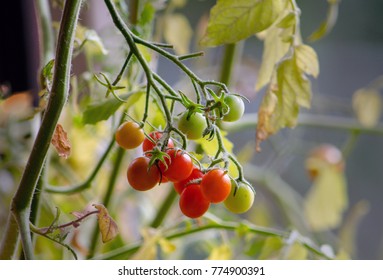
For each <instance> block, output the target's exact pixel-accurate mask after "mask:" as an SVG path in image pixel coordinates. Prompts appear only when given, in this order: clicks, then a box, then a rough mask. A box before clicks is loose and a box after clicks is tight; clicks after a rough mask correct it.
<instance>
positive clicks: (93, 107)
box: [82, 91, 144, 124]
mask: <svg viewBox="0 0 383 280" xmlns="http://www.w3.org/2000/svg"><path fill="white" fill-rule="evenodd" d="M143 94H144V92H142V91H138V92H133V93H132V92H131V93H126V94H122V95H120V98H121V99H126V98H127V100H126V103H123V102H121V101H119V100H118V99H116V98H114V97H113V98H107V99H104V100H102V101H99V102H96V103H93V104H90V105H88V106H87V107H86V109H85V111H84V113H83V118H82V119H83V123H84V124H96V123H98V122H100V121H105V120H107V119H109V118H110V117H111V116H112V115H113V114H114V113H115V112H116V111H117V110H118V109H119V108H120V107H121V105H124V106H125V108H130V107H131V106H132V105H133V104H135V103H136V102H137V101H138V100H139V99H140V97H141V96H142V95H143Z"/></svg>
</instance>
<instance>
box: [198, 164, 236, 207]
mask: <svg viewBox="0 0 383 280" xmlns="http://www.w3.org/2000/svg"><path fill="white" fill-rule="evenodd" d="M201 189H202V192H203V194H204V195H205V197H206V198H207V199H208V200H209V201H210V202H212V203H219V202H222V201H224V200H225V199H226V198H227V197H228V196H229V194H230V191H231V181H230V177H229V175H227V174H226V173H225V172H224V171H223V170H221V169H213V170H210V171H209V172H208V173H206V174H205V175H204V176H203V178H202V181H201Z"/></svg>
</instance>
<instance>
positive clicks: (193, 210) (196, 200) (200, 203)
mask: <svg viewBox="0 0 383 280" xmlns="http://www.w3.org/2000/svg"><path fill="white" fill-rule="evenodd" d="M209 206H210V202H209V200H207V199H206V198H205V196H204V195H203V193H202V190H201V186H200V185H198V184H191V185H189V186H187V187H186V188H185V190H184V191H183V192H182V194H181V196H180V200H179V207H180V210H181V212H182V213H183V214H184V215H185V216H187V217H189V218H193V219H195V218H199V217H201V216H202V215H203V214H205V213H206V211H207V210H208V209H209Z"/></svg>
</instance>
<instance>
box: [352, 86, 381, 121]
mask: <svg viewBox="0 0 383 280" xmlns="http://www.w3.org/2000/svg"><path fill="white" fill-rule="evenodd" d="M352 107H353V109H354V112H355V114H356V117H357V118H358V121H359V122H360V123H361V124H362V125H364V126H366V127H373V126H375V125H376V124H377V123H378V122H379V119H380V116H381V114H382V97H381V96H380V93H379V91H377V90H375V89H367V88H366V89H364V88H362V89H359V90H357V91H356V92H355V93H354V95H353V97H352Z"/></svg>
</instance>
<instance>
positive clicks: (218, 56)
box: [0, 0, 383, 259]
mask: <svg viewBox="0 0 383 280" xmlns="http://www.w3.org/2000/svg"><path fill="white" fill-rule="evenodd" d="M20 2H23V4H22V5H26V4H25V3H24V2H29V1H20ZM14 3H18V1H14ZM156 3H157V4H158V5H160V6H161V5H162V3H161V1H158V2H156ZM297 3H298V6H299V7H300V8H301V11H302V15H301V29H302V36H303V38H304V39H306V38H307V37H308V36H309V35H310V34H311V33H312V32H313V31H314V30H316V29H317V28H318V26H319V25H320V23H321V22H322V21H323V20H324V19H325V17H326V13H327V9H328V3H327V1H325V0H321V1H303V0H297ZM214 4H215V1H212V0H200V1H190V0H189V1H186V2H185V3H184V5H180V6H179V7H178V8H176V12H177V13H181V14H183V15H185V16H186V18H187V19H188V21H189V23H190V27H191V29H192V31H193V37H192V38H193V40H192V43H191V45H190V49H191V51H196V50H199V49H200V47H199V46H198V39H199V38H200V37H199V36H200V35H201V33H200V32H201V29H203V26H205V25H206V20H207V16H208V11H209V10H210V8H211V7H212V6H213V5H214ZM7 5H9V4H7ZM15 5H16V4H15ZM22 5H21V6H22ZM52 7H53V18H54V19H55V20H59V17H60V13H61V12H60V8H59V5H57V6H55V5H52ZM9 9H15V10H21V11H23V12H22V13H25V15H21V16H20V17H19V18H18V19H20V20H18V21H17V22H18V23H19V24H18V26H19V28H20V30H21V31H20V33H18V32H15V31H13V30H14V29H12V31H13V32H9V31H10V29H9V27H8V26H9V25H12V26H16V25H14V23H11V20H14V19H15V17H14V16H11V17H9V18H8V17H7V15H8V13H4V15H5V17H1V21H0V29H1V34H2V37H3V38H4V37H5V40H2V43H1V44H0V58H1V60H0V83H1V84H2V90H1V94H2V97H3V98H5V97H9V96H10V95H12V94H13V93H15V92H24V91H29V92H31V93H32V96H33V100H34V104H36V98H37V95H38V82H37V81H38V79H36V77H37V74H36V73H37V69H38V67H39V65H38V64H39V63H38V60H37V59H36V57H38V41H37V33H36V26H37V25H36V24H33V23H35V20H34V18H33V17H34V14H33V13H32V14H29V15H26V14H28V13H26V12H25V11H29V12H30V11H33V9H31V7H26V6H24V7H11V6H9ZM382 10H383V2H382V1H379V0H369V1H358V0H348V1H342V2H340V5H339V14H338V18H337V21H336V24H335V26H334V28H333V30H332V31H331V32H330V33H329V34H328V35H327V36H325V37H324V38H322V39H320V40H319V41H316V42H313V43H309V44H310V45H311V46H312V47H313V48H314V49H315V50H316V51H317V53H318V58H319V62H320V75H319V77H318V79H316V80H312V85H313V92H314V96H313V102H312V108H311V109H310V110H303V111H302V114H303V116H310V117H311V118H314V119H315V116H319V117H321V116H327V117H332V116H333V117H335V118H334V119H331V118H328V119H325V120H330V121H331V120H339V118H341V120H345V119H344V118H346V120H347V121H349V122H347V123H351V124H357V125H359V123H358V119H357V117H356V113H355V109H354V108H353V96H354V93H355V92H356V91H357V90H359V89H362V88H367V87H368V86H370V85H371V83H374V82H375V84H377V86H376V88H377V90H378V91H379V94H380V95H381V88H382V86H383V85H382V83H381V79H382V78H381V77H382V75H383V17H381V11H382ZM22 20H24V21H25V22H23V21H22ZM81 24H83V25H86V26H90V27H91V28H92V29H94V30H96V32H97V33H98V34H99V36H100V37H101V38H102V42H103V44H104V45H105V48H106V49H107V50H109V56H108V58H107V59H105V58H100V59H96V60H95V63H94V65H93V67H94V69H96V70H98V69H99V68H100V67H101V66H99V65H103V67H106V68H107V69H111V71H112V70H113V67H114V65H115V64H117V63H120V62H121V55H123V52H124V49H123V48H121V45H122V44H123V40H122V38H121V36H120V35H119V34H118V32H117V31H116V29H115V28H114V27H113V26H112V23H111V20H110V16H109V15H108V13H107V11H106V9H105V7H104V4H103V2H102V1H90V2H89V3H87V4H86V5H85V7H84V10H83V13H82V16H81ZM157 24H158V22H157ZM15 28H16V27H15ZM23 30H24V31H23ZM25 30H32V31H28V32H25ZM33 30H35V31H33ZM31 32H32V33H31ZM15 34H18V35H20V36H19V37H20V38H21V39H16V38H13V37H12V36H14V35H15ZM31 34H34V35H33V36H31ZM159 39H161V38H159ZM16 40H20V41H17V44H14V43H12V44H11V42H16ZM262 45H263V44H262V42H261V41H260V40H259V39H257V38H255V37H254V38H249V39H248V40H246V42H244V43H241V44H240V50H241V51H240V57H239V58H238V60H237V63H236V65H235V72H234V73H233V79H232V82H231V84H230V89H231V90H232V91H238V92H240V93H241V94H243V95H245V96H247V97H248V98H249V99H250V101H251V102H250V103H249V104H247V105H246V109H247V112H248V113H250V115H249V116H251V117H252V116H254V118H255V114H253V113H256V112H257V108H258V106H259V104H260V101H261V98H262V96H263V94H264V90H261V91H260V92H258V93H256V92H255V90H254V85H255V83H256V80H257V72H258V70H259V67H260V64H261V59H262V50H263V49H262ZM20 46H23V48H21V49H18V48H19V47H20ZM16 47H17V48H16ZM205 51H206V55H205V57H204V58H203V59H202V61H201V60H199V59H197V60H196V61H193V62H190V64H189V65H190V67H191V68H192V69H194V70H195V71H196V72H197V73H198V74H199V75H200V76H202V75H203V76H204V77H211V78H215V79H216V78H217V77H218V73H219V65H220V63H221V61H222V55H223V47H218V48H215V49H211V50H210V49H209V50H205ZM9 58H11V59H9ZM74 63H75V65H74V67H73V72H74V73H75V74H79V75H80V74H81V73H83V72H85V71H87V70H89V69H88V67H89V60H87V57H85V56H83V55H79V56H77V57H76V58H75V60H74ZM9 65H12V67H15V66H16V65H19V66H17V67H15V68H16V69H17V70H19V71H20V72H17V71H16V72H17V73H16V74H15V73H14V72H15V71H13V72H12V73H13V74H12V75H11V76H9V75H10V74H9V73H10V71H9V70H10V68H9V67H10V66H9ZM24 66H25V67H24ZM157 67H158V71H159V73H160V75H162V76H163V77H164V78H165V79H166V80H167V81H168V82H169V83H171V84H173V85H175V86H176V87H179V88H182V87H183V85H182V83H183V80H182V77H181V74H180V72H179V71H178V70H177V69H175V67H173V66H171V65H169V63H168V62H167V61H165V60H164V59H162V58H159V61H158V65H157ZM116 69H118V66H117V67H116ZM21 70H22V71H21ZM15 76H16V80H14V79H15ZM379 79H380V80H379ZM378 101H379V99H378ZM378 101H377V102H378ZM27 102H29V101H27ZM379 102H380V101H379ZM1 104H3V106H2V107H0V110H3V112H4V111H5V108H6V107H5V106H4V103H0V105H1ZM366 110H369V107H366ZM1 113H2V112H1V111H0V116H1ZM379 120H380V122H379V123H381V121H382V119H381V118H379ZM252 121H253V122H254V125H253V126H251V125H249V126H247V127H246V128H244V129H242V130H240V131H238V132H235V133H232V134H230V135H229V139H230V140H232V141H233V143H234V144H235V148H234V151H235V152H236V153H237V154H238V157H239V159H241V160H243V162H244V164H245V166H246V167H245V170H246V173H247V176H249V178H250V180H251V181H252V182H254V185H255V188H256V191H257V196H256V202H255V205H254V207H253V210H252V211H251V212H250V213H248V214H246V216H244V218H247V219H249V220H250V221H251V222H254V223H255V224H257V225H262V226H268V227H274V228H279V229H295V228H296V229H298V230H299V232H301V233H302V234H303V235H306V234H309V235H310V237H311V238H312V239H313V240H314V241H315V242H316V243H318V244H323V243H325V244H330V245H331V246H334V247H335V248H336V247H338V246H339V244H340V243H342V242H344V243H343V245H344V244H346V245H344V246H345V247H347V249H348V253H349V255H350V257H352V258H355V259H381V258H383V223H382V218H381V217H382V215H381V214H382V213H383V203H382V199H383V189H382V187H383V186H382V184H383V134H382V133H381V132H377V133H370V132H368V131H367V133H365V132H361V133H360V134H358V135H355V134H353V133H352V131H351V130H350V129H344V127H342V126H340V127H338V128H334V127H330V126H328V127H326V124H323V125H315V124H313V122H311V123H310V122H309V123H304V122H303V125H298V127H297V128H295V129H284V130H283V131H281V132H279V133H278V134H277V135H275V136H272V137H271V138H270V139H269V140H268V141H266V142H264V143H263V144H262V152H261V153H256V152H255V149H254V147H255V119H253V120H252ZM35 126H36V122H34V121H29V122H26V123H23V122H22V123H18V124H17V125H16V128H17V129H14V130H10V129H9V128H8V129H7V128H6V125H3V126H0V204H1V205H0V207H1V208H0V228H1V227H2V225H4V222H5V218H6V216H7V215H6V213H7V211H8V210H7V209H8V204H9V201H10V198H11V197H12V194H13V192H14V190H15V187H16V186H17V182H18V178H19V176H20V175H21V172H22V166H23V164H25V162H26V156H27V154H28V150H29V148H30V145H31V139H33V135H34V131H35V128H36V127H35ZM376 127H377V128H378V130H379V128H381V125H379V124H378V125H376ZM108 129H109V127H108V128H107V129H106V130H108ZM101 130H102V129H101ZM104 130H105V129H104ZM91 131H92V129H91ZM78 138H79V137H77V139H78ZM15 140H17V141H15ZM74 141H75V140H74ZM323 143H330V144H332V145H334V146H335V147H337V148H339V150H342V151H346V152H347V153H346V154H345V178H346V181H347V195H348V207H347V209H346V210H345V211H344V212H341V213H340V215H341V216H342V221H341V222H340V223H339V224H337V225H336V226H334V227H331V228H328V229H326V230H324V231H319V232H315V231H314V232H311V231H310V230H308V229H307V225H306V224H305V222H303V225H302V224H300V222H302V221H300V220H299V218H297V219H296V220H294V218H293V219H291V217H290V218H286V217H285V214H284V213H285V212H288V215H292V216H294V213H296V212H294V211H296V207H297V208H298V209H300V208H299V207H301V206H302V205H303V204H304V200H305V197H306V196H307V194H308V192H309V190H310V189H311V188H312V186H313V182H312V181H311V180H310V178H309V176H308V174H307V170H306V168H305V162H306V159H307V156H308V154H309V152H310V150H311V149H312V148H314V147H316V146H318V145H320V144H323ZM93 144H94V143H93ZM94 145H95V146H97V145H96V144H94ZM98 146H100V145H98ZM101 146H102V145H101ZM102 147H103V146H102ZM95 149H96V150H97V149H98V150H100V147H96V148H95ZM89 152H90V151H89ZM96 155H97V153H96ZM92 160H94V158H91V159H90V160H89V161H90V162H91V161H92ZM127 160H128V159H127ZM73 162H75V160H73ZM79 162H80V164H79ZM76 166H77V168H78V167H79V166H81V161H78V162H77V165H76V164H74V165H73V166H72V167H73V168H76ZM76 172H79V171H78V170H77V171H76ZM80 173H81V172H80ZM257 176H258V177H257ZM53 177H54V176H53ZM80 177H81V176H80ZM58 182H61V181H60V180H58ZM100 184H102V182H101V183H100ZM119 184H121V185H124V181H123V180H122V181H121V182H120V183H119ZM120 188H123V187H122V186H120ZM132 196H133V198H134V195H132ZM332 196H333V194H331V193H329V194H328V202H327V200H326V198H322V201H323V204H326V203H329V204H331V203H332ZM150 199H152V200H150ZM155 200H156V195H155V194H154V195H153V197H150V198H149V200H148V201H146V202H145V203H146V204H145V205H148V204H150V201H155ZM55 201H56V202H57V203H60V201H61V198H60V199H57V200H55ZM116 201H117V202H116V203H120V204H119V205H120V207H121V209H124V210H127V211H128V210H129V211H130V213H131V214H126V211H122V212H121V213H125V214H123V215H122V216H121V219H132V216H135V215H138V214H137V213H140V211H142V209H141V210H140V209H137V207H138V206H137V205H136V206H137V207H136V208H134V205H135V204H134V203H133V204H129V203H123V202H121V201H119V200H116ZM289 203H290V204H291V203H292V204H295V203H297V205H288V204H289ZM132 205H133V206H132ZM286 205H287V206H286ZM295 206H296V207H295ZM64 208H65V206H64ZM138 208H139V207H138ZM294 208H295V210H294ZM129 211H128V212H129ZM150 211H155V210H154V209H151V210H150ZM150 211H149V212H147V213H145V214H142V213H141V214H139V215H138V217H141V216H140V215H143V216H145V215H146V216H150V215H151V212H150ZM212 211H213V213H215V214H216V213H220V214H222V213H221V211H222V210H220V209H213V210H212ZM289 211H290V212H289ZM298 211H299V210H298ZM116 212H118V211H117V210H116ZM173 215H175V216H177V214H173ZM222 216H223V217H225V214H222ZM135 219H136V220H134V221H133V222H136V223H140V221H139V218H137V216H136V218H135ZM143 219H144V218H143ZM227 219H233V216H228V218H227ZM122 228H123V229H124V228H125V230H126V231H127V232H128V234H127V236H128V238H129V237H131V236H137V234H138V232H137V231H136V230H133V229H132V228H131V227H130V226H129V225H126V226H123V227H122ZM132 232H133V233H132ZM0 233H1V230H0ZM129 234H131V235H129ZM339 240H340V241H339ZM192 244H193V243H192ZM179 246H180V245H179ZM189 249H190V248H189ZM185 251H186V252H187V250H185ZM350 251H352V252H350ZM188 254H189V255H188ZM200 255H201V257H203V256H204V255H203V254H200V253H198V252H193V250H191V251H188V252H187V253H185V256H184V257H185V258H196V257H199V256H200Z"/></svg>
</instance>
